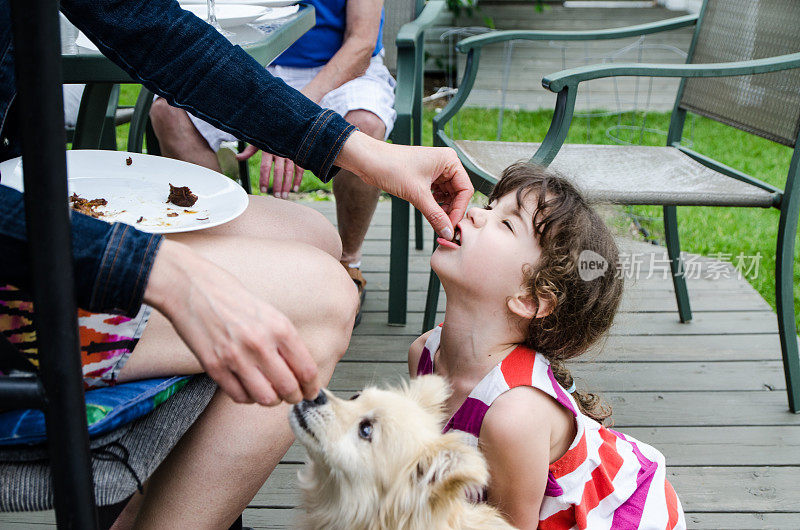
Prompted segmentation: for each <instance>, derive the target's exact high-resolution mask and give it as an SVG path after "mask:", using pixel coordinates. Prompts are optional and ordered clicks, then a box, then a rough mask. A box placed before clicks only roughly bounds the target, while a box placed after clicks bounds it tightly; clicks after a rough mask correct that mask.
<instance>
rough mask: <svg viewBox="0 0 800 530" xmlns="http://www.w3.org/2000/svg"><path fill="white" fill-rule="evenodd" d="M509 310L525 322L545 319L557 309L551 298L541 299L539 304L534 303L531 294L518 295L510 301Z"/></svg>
mask: <svg viewBox="0 0 800 530" xmlns="http://www.w3.org/2000/svg"><path fill="white" fill-rule="evenodd" d="M508 309H509V311H511V312H512V313H514V314H515V315H517V316H518V317H520V318H523V319H525V320H530V319H532V318H544V317H546V316H547V315H549V314H550V313H552V312H553V309H555V304H554V302H553V300H552V299H550V298H539V304H538V306H537V304H536V303H535V302H534V297H533V295H531V294H530V293H517V294H516V295H515V296H512V297H511V298H509V299H508Z"/></svg>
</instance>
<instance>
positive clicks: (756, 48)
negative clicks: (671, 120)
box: [679, 0, 800, 147]
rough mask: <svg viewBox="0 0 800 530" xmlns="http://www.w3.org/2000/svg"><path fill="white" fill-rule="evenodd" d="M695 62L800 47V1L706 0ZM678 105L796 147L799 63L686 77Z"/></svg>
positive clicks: (770, 54)
mask: <svg viewBox="0 0 800 530" xmlns="http://www.w3.org/2000/svg"><path fill="white" fill-rule="evenodd" d="M701 17H702V18H701V19H700V23H699V25H698V28H697V32H696V34H695V38H694V41H693V43H692V48H691V51H690V56H689V62H691V63H719V62H729V61H745V60H751V59H761V58H765V57H774V56H778V55H785V54H789V53H795V52H798V51H800V2H797V1H795V0H791V1H786V0H707V1H706V3H705V5H704V8H703V11H702V12H701ZM682 88H683V92H682V95H681V96H680V98H681V99H680V102H679V106H680V107H681V108H684V109H686V110H688V111H690V112H694V113H697V114H700V115H703V116H706V117H709V118H711V119H714V120H717V121H720V122H722V123H726V124H728V125H731V126H733V127H736V128H738V129H741V130H743V131H747V132H750V133H752V134H757V135H759V136H762V137H764V138H767V139H769V140H772V141H775V142H778V143H781V144H784V145H788V146H790V147H793V146H794V144H795V142H796V141H797V135H798V130H800V69H793V70H784V71H782V72H775V73H770V74H760V75H753V76H739V77H719V78H694V79H687V80H686V81H684V83H683V86H682Z"/></svg>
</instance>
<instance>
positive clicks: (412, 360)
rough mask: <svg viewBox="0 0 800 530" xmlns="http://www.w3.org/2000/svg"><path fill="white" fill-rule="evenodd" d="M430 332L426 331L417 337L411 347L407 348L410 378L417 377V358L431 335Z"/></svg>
mask: <svg viewBox="0 0 800 530" xmlns="http://www.w3.org/2000/svg"><path fill="white" fill-rule="evenodd" d="M431 331H433V330H430V331H427V332H425V333H423V334H422V335H420V336H419V337H417V339H416V340H415V341H414V342H412V343H411V346H410V347H409V348H408V375H410V376H411V378H412V379H413V378H415V377H417V366H419V356H420V355H422V349H423V348H425V341H427V340H428V335H430V334H431Z"/></svg>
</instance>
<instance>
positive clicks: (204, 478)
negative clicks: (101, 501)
mask: <svg viewBox="0 0 800 530" xmlns="http://www.w3.org/2000/svg"><path fill="white" fill-rule="evenodd" d="M183 241H184V242H187V243H189V244H190V245H192V247H193V248H195V249H196V250H198V251H199V252H201V253H202V254H203V255H205V256H206V257H208V258H209V259H211V260H212V261H215V262H216V263H217V264H218V265H220V266H222V267H224V268H226V269H227V270H229V271H231V272H233V273H234V274H236V275H237V276H238V277H240V278H246V282H247V283H248V285H251V286H252V287H253V289H254V290H255V291H257V292H259V293H261V294H262V295H263V296H264V298H265V299H266V300H269V301H270V303H272V304H273V305H275V306H276V307H277V308H279V309H280V310H281V311H283V312H284V314H286V315H287V316H288V317H289V318H290V319H291V320H292V322H293V323H294V324H295V326H296V327H297V329H298V331H299V333H300V335H301V337H302V339H303V340H304V342H305V343H306V345H307V347H308V349H309V351H310V352H311V354H312V355H313V356H314V358H315V359H316V360H317V362H318V364H319V367H320V376H321V378H322V380H323V381H324V382H327V381H328V380H329V379H330V376H331V375H332V373H333V368H334V366H335V364H336V362H337V361H338V360H339V358H340V357H341V355H342V354H343V353H344V351H345V349H346V347H347V344H348V342H349V339H350V329H351V328H352V323H353V318H354V316H355V309H356V304H357V300H356V292H355V288H354V286H353V283H352V282H351V281H350V278H349V277H348V276H347V274H346V273H345V271H344V270H343V269H342V267H341V266H340V265H339V264H338V263H337V262H336V260H334V259H333V258H332V257H331V256H329V255H328V254H326V253H324V252H322V251H320V250H319V249H315V248H312V247H309V246H307V245H299V244H296V243H289V242H280V241H266V240H255V239H252V238H250V239H244V238H236V237H225V238H220V237H215V236H207V235H201V234H195V235H190V234H186V235H184V238H183ZM245 245H247V246H245ZM242 248H247V249H248V251H249V252H250V253H251V255H250V260H249V262H248V263H255V264H258V265H259V267H257V270H254V269H253V268H251V267H249V266H248V265H247V263H243V262H242V261H241V260H236V259H235V257H236V256H238V255H241V249H242ZM262 271H268V274H261V272H262ZM199 370H200V366H199V364H198V363H197V361H196V360H195V359H194V356H193V355H192V354H191V353H190V352H189V350H188V348H186V346H185V345H184V344H183V342H182V341H181V340H180V338H179V337H178V336H177V335H176V334H175V332H174V331H172V328H171V326H170V324H169V322H167V320H166V319H165V318H164V317H163V316H161V315H158V314H154V316H153V318H152V319H151V322H150V323H148V325H147V328H146V329H145V332H144V335H143V336H142V338H141V340H140V341H139V344H138V345H137V346H136V349H135V350H134V354H133V355H132V356H131V358H130V360H129V361H128V363H127V364H126V366H125V368H123V370H122V373H121V374H120V379H122V380H126V379H138V378H142V377H152V376H156V375H165V374H168V373H169V374H175V373H193V372H197V371H199ZM287 411H288V409H287V407H286V406H278V407H272V408H265V407H261V406H258V405H237V404H235V403H233V401H231V400H230V399H229V398H228V397H227V396H225V395H224V394H223V393H221V392H217V394H216V395H215V396H214V398H213V399H212V401H211V403H210V404H209V406H208V407H207V409H206V410H205V411H204V412H203V414H202V415H201V416H200V418H199V419H198V421H197V422H196V423H195V425H193V426H192V428H191V429H190V430H189V431H188V432H187V434H186V435H185V436H184V437H183V438H182V439H181V441H180V443H179V444H178V446H177V447H176V448H175V449H174V450H173V451H172V453H170V456H169V457H168V458H167V459H166V460H165V461H164V462H163V463H162V464H161V466H160V467H159V468H158V469H157V470H156V472H155V473H154V474H153V476H152V477H151V478H150V480H149V481H148V484H147V486H146V494H145V497H144V499H143V501H142V505H141V508H140V509H139V511H138V512H139V513H138V517H137V519H136V524H135V526H136V528H178V527H186V528H227V527H228V526H229V525H230V524H231V523H232V522H233V521H234V520H235V519H236V517H237V516H238V514H239V513H241V511H242V510H243V509H244V507H246V506H247V503H248V502H249V501H250V500H251V499H252V497H253V496H254V495H255V493H256V492H257V491H258V489H259V488H260V487H261V485H263V483H264V481H265V480H266V479H267V477H268V476H269V474H270V473H271V472H272V470H273V469H274V467H275V466H276V465H277V464H278V462H279V461H280V458H281V456H282V455H283V454H284V453H285V452H286V450H287V449H288V447H289V445H290V444H291V442H292V440H293V437H292V433H291V430H290V429H289V427H288V421H287V413H288V412H287ZM133 511H135V506H132V507H131V508H130V509H128V508H126V512H125V513H124V514H123V515H124V516H125V517H128V518H129V517H130V515H131V512H133ZM123 519H124V518H121V519H120V521H119V523H120V524H121V523H122V522H123ZM120 527H123V526H120Z"/></svg>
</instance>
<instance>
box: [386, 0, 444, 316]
mask: <svg viewBox="0 0 800 530" xmlns="http://www.w3.org/2000/svg"><path fill="white" fill-rule="evenodd" d="M445 7H446V6H445V2H444V1H443V0H430V1H428V2H427V4H426V3H425V1H424V0H416V5H415V7H414V13H415V14H416V16H415V18H413V20H412V21H411V22H409V23H407V24H405V25H403V26H402V27H401V28H400V31H399V32H398V34H397V40H396V41H395V42H396V44H397V74H396V77H397V87H396V88H395V103H394V108H395V110H396V111H397V120H396V121H395V124H394V129H393V130H392V134H391V137H390V138H391V140H392V141H393V142H394V143H397V144H403V145H422V91H423V81H424V77H425V76H424V73H425V29H427V28H429V27H430V26H431V25H432V24H433V22H434V21H435V20H436V17H438V16H439V14H440V13H442V12H443V11H444V9H445ZM408 223H409V204H408V203H407V202H406V201H404V200H402V199H398V198H397V197H392V236H391V251H390V252H391V253H390V264H389V325H394V326H403V325H405V323H406V311H407V306H408V244H409V243H408V239H409V233H408ZM422 242H423V238H422V215H421V214H420V213H419V211H417V210H415V243H416V248H417V250H422Z"/></svg>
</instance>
